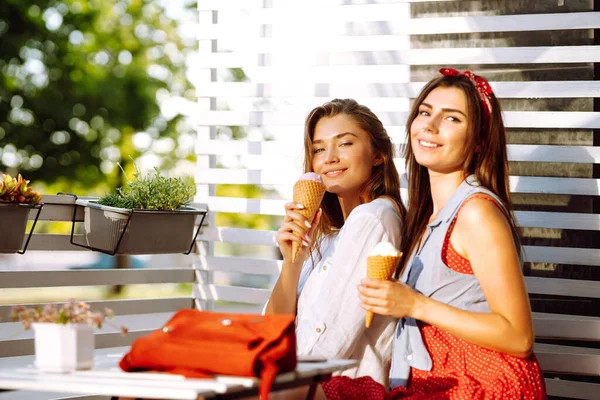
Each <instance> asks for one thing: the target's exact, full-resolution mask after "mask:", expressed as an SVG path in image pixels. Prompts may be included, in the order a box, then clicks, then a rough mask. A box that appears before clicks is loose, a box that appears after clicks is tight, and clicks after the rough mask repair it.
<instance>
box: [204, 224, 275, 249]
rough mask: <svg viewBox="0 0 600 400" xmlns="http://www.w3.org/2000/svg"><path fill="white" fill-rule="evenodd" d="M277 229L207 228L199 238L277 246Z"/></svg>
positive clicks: (211, 240) (212, 240)
mask: <svg viewBox="0 0 600 400" xmlns="http://www.w3.org/2000/svg"><path fill="white" fill-rule="evenodd" d="M275 234H276V232H275V231H264V230H258V229H244V228H219V227H217V228H206V229H203V230H202V232H201V233H200V235H199V237H198V240H206V241H210V242H227V243H238V244H253V245H261V246H277V242H276V241H275Z"/></svg>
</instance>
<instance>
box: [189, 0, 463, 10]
mask: <svg viewBox="0 0 600 400" xmlns="http://www.w3.org/2000/svg"><path fill="white" fill-rule="evenodd" d="M449 1H456V0H379V3H381V4H385V3H438V2H449ZM311 2H312V4H315V5H319V6H323V5H328V6H334V5H345V4H347V3H346V0H275V1H274V5H275V6H276V7H281V6H286V5H294V6H307V5H308V4H311ZM264 6H265V4H264V0H202V1H201V2H199V3H198V9H199V10H200V11H219V10H220V11H223V10H225V11H237V10H244V11H246V10H255V9H261V8H263V7H264Z"/></svg>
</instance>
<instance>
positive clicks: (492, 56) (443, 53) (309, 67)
mask: <svg viewBox="0 0 600 400" xmlns="http://www.w3.org/2000/svg"><path fill="white" fill-rule="evenodd" d="M397 48H398V45H396V49H397ZM287 51H288V52H289V51H296V49H292V48H289V47H288V48H287ZM277 54H278V55H281V52H280V51H277ZM360 54H361V53H360V52H340V53H331V54H330V57H329V58H328V60H327V61H326V62H327V63H328V64H325V65H330V64H333V65H338V66H339V65H343V66H344V67H343V69H344V71H350V70H352V71H355V72H358V71H359V70H361V68H362V70H361V71H362V72H365V73H378V72H379V71H386V70H389V67H393V68H395V70H396V74H398V65H471V64H548V63H557V64H569V63H592V62H600V50H599V49H598V46H538V47H494V48H436V49H410V50H390V51H385V59H388V60H393V61H394V64H393V65H381V64H382V62H378V64H367V63H365V64H363V65H353V64H357V62H361V61H362V62H365V61H364V60H365V57H358V55H360ZM375 54H377V53H375ZM371 58H372V57H369V58H366V60H369V61H368V62H371V61H370V59H371ZM257 62H258V57H257V53H256V52H254V53H251V52H246V53H206V55H203V57H202V58H201V59H198V60H197V61H196V62H195V65H196V67H197V68H244V69H245V70H246V68H249V69H248V72H249V76H251V77H252V80H253V81H256V79H259V80H262V79H261V78H257V77H260V76H263V77H264V76H266V75H269V74H275V73H276V72H277V71H274V67H272V66H267V67H258V66H257ZM321 62H325V61H321V60H319V59H318V58H312V59H311V58H307V59H306V61H305V63H304V67H306V76H304V79H307V78H308V77H310V76H311V75H316V74H318V73H319V72H320V71H321V70H323V72H326V71H328V70H329V71H328V72H330V73H332V72H333V70H337V71H339V70H340V69H339V67H338V68H332V67H330V66H329V67H324V66H323V64H320V63H321ZM384 67H388V68H384ZM365 68H367V70H364V69H365ZM323 72H321V73H323ZM255 75H256V76H257V77H255ZM396 79H397V78H396ZM325 82H326V81H325Z"/></svg>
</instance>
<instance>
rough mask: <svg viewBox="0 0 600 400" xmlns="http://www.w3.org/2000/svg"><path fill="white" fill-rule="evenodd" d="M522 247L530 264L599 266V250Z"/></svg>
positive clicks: (599, 292) (599, 288) (599, 290)
mask: <svg viewBox="0 0 600 400" xmlns="http://www.w3.org/2000/svg"><path fill="white" fill-rule="evenodd" d="M523 247H524V249H525V256H526V257H525V259H526V261H530V262H546V263H556V264H577V265H595V266H600V249H586V248H583V249H582V248H572V247H557V246H523ZM599 285H600V283H599ZM598 294H599V295H600V287H598Z"/></svg>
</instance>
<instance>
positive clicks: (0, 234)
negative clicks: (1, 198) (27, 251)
mask: <svg viewBox="0 0 600 400" xmlns="http://www.w3.org/2000/svg"><path fill="white" fill-rule="evenodd" d="M32 208H34V206H32V205H30V204H20V203H3V202H0V220H1V221H2V227H3V228H2V229H0V253H16V252H17V251H21V250H22V249H23V239H24V238H25V230H26V229H27V220H28V219H29V211H31V209H32Z"/></svg>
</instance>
